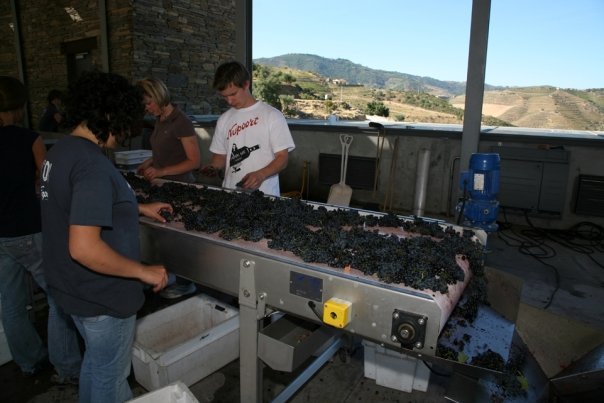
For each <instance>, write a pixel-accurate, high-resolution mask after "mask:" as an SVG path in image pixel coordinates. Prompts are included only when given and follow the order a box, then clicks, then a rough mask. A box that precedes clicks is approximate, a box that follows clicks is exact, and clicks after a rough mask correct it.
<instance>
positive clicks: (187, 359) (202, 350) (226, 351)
mask: <svg viewBox="0 0 604 403" xmlns="http://www.w3.org/2000/svg"><path fill="white" fill-rule="evenodd" d="M237 358H239V311H238V310H237V309H236V308H234V307H232V306H229V305H226V304H224V303H222V302H220V301H218V300H216V299H214V298H212V297H210V296H207V295H204V294H199V295H196V296H194V297H191V298H189V299H187V300H185V301H182V302H179V303H177V304H174V305H171V306H169V307H167V308H164V309H162V310H160V311H157V312H154V313H152V314H150V315H147V316H145V317H143V318H140V319H139V320H138V321H137V325H136V335H135V338H134V347H133V351H132V365H133V367H134V377H135V378H136V381H137V382H138V383H139V384H141V385H142V386H143V387H144V388H145V389H147V390H155V389H158V388H160V387H163V386H166V385H168V384H170V383H172V382H175V381H181V382H182V383H183V384H185V385H186V386H190V385H192V384H194V383H196V382H198V381H199V380H201V379H203V378H205V377H206V376H208V375H210V374H211V373H213V372H215V371H217V370H218V369H220V368H222V367H223V366H225V365H226V364H228V363H230V362H231V361H233V360H236V359H237Z"/></svg>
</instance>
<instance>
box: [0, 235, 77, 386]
mask: <svg viewBox="0 0 604 403" xmlns="http://www.w3.org/2000/svg"><path fill="white" fill-rule="evenodd" d="M27 271H29V272H30V273H31V275H32V276H33V278H34V280H35V281H36V283H38V285H39V286H40V288H42V290H44V291H45V292H46V291H47V287H46V279H45V278H44V273H43V268H42V234H41V233H36V234H32V235H25V236H21V237H14V238H0V294H1V301H2V322H3V326H4V330H5V332H6V339H7V341H8V345H9V348H10V351H11V354H12V356H13V360H14V361H15V363H16V364H17V365H18V366H19V367H20V368H21V370H22V371H23V372H29V373H31V372H34V371H35V369H36V364H39V363H41V362H43V361H44V360H45V359H46V358H47V357H48V358H50V362H51V363H52V364H53V365H54V366H55V369H56V371H57V373H58V374H59V376H62V377H67V376H77V375H78V373H79V370H80V364H81V354H80V347H79V344H78V335H77V331H76V329H75V326H74V324H73V321H72V320H71V318H70V317H69V316H68V315H66V314H65V313H63V311H61V309H60V308H59V307H58V306H57V305H56V304H55V302H54V300H53V299H52V298H51V297H50V295H48V293H46V296H47V302H48V346H49V349H48V350H49V351H48V352H47V349H46V347H45V346H44V343H43V342H42V340H41V339H40V336H39V335H38V333H37V332H36V328H35V327H34V325H33V323H32V322H31V321H30V319H29V315H28V312H27V303H28V300H27V299H28V298H27V295H28V288H27V281H26V278H27V277H26V276H27V273H26V272H27Z"/></svg>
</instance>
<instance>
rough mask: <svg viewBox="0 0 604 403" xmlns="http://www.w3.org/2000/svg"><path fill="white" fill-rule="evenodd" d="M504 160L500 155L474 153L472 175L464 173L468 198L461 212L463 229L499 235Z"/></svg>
mask: <svg viewBox="0 0 604 403" xmlns="http://www.w3.org/2000/svg"><path fill="white" fill-rule="evenodd" d="M499 176H500V158H499V154H497V153H474V154H472V156H471V157H470V166H469V170H468V171H464V172H462V173H461V177H460V187H461V190H463V192H464V198H463V200H462V202H461V203H460V205H459V206H458V210H459V211H460V215H462V216H463V217H464V222H463V225H467V226H471V227H477V228H481V229H483V230H485V231H487V232H494V231H497V228H498V225H497V216H498V214H499V202H498V201H497V194H498V193H499Z"/></svg>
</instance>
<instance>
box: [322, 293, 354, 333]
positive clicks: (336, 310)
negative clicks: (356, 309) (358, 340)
mask: <svg viewBox="0 0 604 403" xmlns="http://www.w3.org/2000/svg"><path fill="white" fill-rule="evenodd" d="M351 317H352V303H351V302H350V301H345V300H343V299H340V298H330V299H329V300H328V301H326V302H325V304H323V322H325V323H326V324H328V325H331V326H334V327H339V328H344V327H346V325H348V324H349V323H350V318H351Z"/></svg>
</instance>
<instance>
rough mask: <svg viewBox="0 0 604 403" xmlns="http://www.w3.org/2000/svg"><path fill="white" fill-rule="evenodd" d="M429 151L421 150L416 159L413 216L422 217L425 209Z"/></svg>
mask: <svg viewBox="0 0 604 403" xmlns="http://www.w3.org/2000/svg"><path fill="white" fill-rule="evenodd" d="M429 174H430V150H428V149H426V148H423V149H422V150H421V151H420V152H419V156H418V158H417V179H416V182H415V199H414V201H413V214H414V215H416V216H418V217H422V216H423V215H424V210H425V208H426V190H427V189H428V177H429V176H430V175H429Z"/></svg>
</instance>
